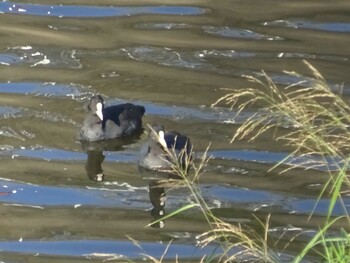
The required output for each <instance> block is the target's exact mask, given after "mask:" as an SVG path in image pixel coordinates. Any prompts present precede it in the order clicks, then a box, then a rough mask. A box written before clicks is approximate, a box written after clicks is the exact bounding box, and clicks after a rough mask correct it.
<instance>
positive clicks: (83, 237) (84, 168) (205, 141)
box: [0, 0, 350, 262]
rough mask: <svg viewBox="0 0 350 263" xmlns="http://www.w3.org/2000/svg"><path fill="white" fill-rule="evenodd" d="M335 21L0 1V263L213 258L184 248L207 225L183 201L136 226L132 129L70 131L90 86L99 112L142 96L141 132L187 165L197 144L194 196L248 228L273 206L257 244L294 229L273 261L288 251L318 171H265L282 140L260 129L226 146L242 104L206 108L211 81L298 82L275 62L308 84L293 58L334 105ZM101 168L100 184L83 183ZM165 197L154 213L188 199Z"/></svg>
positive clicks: (242, 7) (299, 234) (339, 16)
mask: <svg viewBox="0 0 350 263" xmlns="http://www.w3.org/2000/svg"><path fill="white" fill-rule="evenodd" d="M349 14H350V2H349V1H348V0H334V1H331V2H327V1H319V0H315V1H303V0H300V1H287V0H280V1H275V0H267V1H245V0H227V1H226V0H221V1H213V0H207V1H206V0H189V1H183V0H180V1H174V0H166V1H164V0H163V1H158V0H153V1H151V0H149V1H147V0H145V1H130V0H121V1H112V0H100V1H94V2H92V1H88V0H76V1H65V0H61V1H54V0H48V1H45V3H44V2H43V1H37V0H32V1H25V0H23V1H22V2H20V3H19V2H12V1H6V0H4V1H2V2H0V37H1V41H0V148H1V152H0V163H1V164H0V165H1V174H0V177H1V178H0V214H1V224H0V260H1V261H4V262H48V261H53V262H85V261H87V260H89V262H94V261H96V262H101V261H103V260H117V259H118V258H121V261H125V260H126V258H129V259H131V260H135V261H137V260H142V259H143V258H144V257H145V256H144V255H143V254H148V255H151V256H153V257H156V258H160V257H161V256H162V254H163V252H164V250H165V249H166V246H167V245H168V243H169V241H170V240H173V241H172V244H171V245H170V248H169V251H168V253H167V254H166V256H165V258H166V259H168V260H169V262H174V260H175V258H176V255H178V257H179V259H180V260H179V261H180V262H184V261H185V260H188V259H193V260H194V261H195V262H196V261H198V260H199V258H201V257H202V256H203V255H205V254H207V255H208V254H211V252H212V251H214V247H206V248H203V249H199V248H197V247H196V244H197V239H196V237H197V235H199V234H201V233H202V232H204V231H206V230H208V225H207V224H206V222H205V221H204V220H203V218H202V216H201V213H200V211H199V210H198V209H195V208H193V209H192V210H190V211H187V212H184V213H182V214H180V215H177V216H176V217H173V218H171V219H168V220H165V221H164V222H163V224H162V225H157V226H156V227H146V225H147V224H149V223H150V222H151V221H152V220H153V216H152V214H151V210H152V208H153V206H152V203H151V202H150V196H149V187H150V186H152V185H153V184H154V183H155V181H154V180H152V179H151V178H150V176H149V175H148V174H147V173H142V172H140V171H139V169H138V167H137V164H136V161H137V156H138V151H139V149H140V146H141V145H142V144H143V143H144V142H145V140H146V139H147V135H146V134H142V135H141V136H140V137H139V138H133V139H131V140H128V141H123V142H120V141H119V142H110V143H105V144H99V145H82V144H81V143H80V142H79V141H78V140H77V137H76V135H77V132H78V130H79V127H80V125H81V123H82V121H83V118H84V114H85V112H84V105H85V104H86V102H87V101H88V99H89V97H90V96H91V95H92V94H96V93H99V94H101V95H103V96H104V98H105V99H106V103H107V104H109V105H110V104H117V103H120V102H125V101H129V102H133V103H137V104H140V105H144V106H145V108H146V115H145V117H144V124H145V126H146V124H147V123H150V124H152V123H161V124H163V125H164V126H165V127H166V128H167V129H169V130H178V131H180V132H182V133H184V134H186V135H187V136H189V137H190V138H191V140H192V143H193V145H194V150H195V152H196V156H198V158H199V156H200V155H201V154H202V153H203V152H204V151H205V149H206V148H207V146H208V145H209V143H210V144H211V146H210V150H209V154H210V155H211V156H212V159H211V161H210V162H209V163H208V165H207V166H206V167H205V172H204V174H203V175H202V177H201V180H200V189H201V192H202V194H203V197H204V199H205V200H206V201H207V202H208V204H209V205H210V206H211V207H213V209H214V211H215V213H216V214H217V215H218V216H220V217H222V218H224V219H226V220H228V221H230V222H233V223H235V222H240V223H246V224H250V225H251V226H253V227H258V226H257V225H258V224H257V223H256V220H255V218H254V217H253V214H255V216H257V217H258V218H260V219H261V220H263V221H264V220H265V218H266V216H267V215H268V214H269V213H272V215H271V226H270V231H269V233H270V235H271V236H272V238H273V239H275V240H277V239H279V238H280V236H281V235H282V234H283V235H282V237H281V238H280V242H281V243H282V244H285V243H288V242H289V240H290V239H291V238H292V237H293V238H294V237H296V239H295V240H296V241H295V242H294V244H293V245H291V246H289V247H287V249H285V250H284V251H283V253H282V257H281V260H288V259H289V258H290V256H293V255H295V254H297V253H298V251H299V249H300V247H301V246H302V244H303V242H305V240H308V239H309V238H310V237H312V236H313V235H314V233H315V230H317V229H318V226H319V225H320V224H322V220H323V219H324V216H325V215H326V213H327V206H328V203H329V200H328V199H327V198H326V197H325V198H323V199H321V200H320V201H319V203H318V205H317V206H316V207H315V204H316V201H317V198H318V194H319V191H320V189H322V186H323V183H324V182H325V181H326V180H327V179H328V177H327V173H325V172H323V171H322V169H320V170H316V169H310V170H307V171H304V170H303V169H298V170H291V171H289V172H287V173H284V174H280V173H279V172H280V171H281V170H282V169H284V168H286V167H281V168H277V169H275V170H272V171H269V168H271V167H272V166H273V165H275V164H276V163H277V162H279V161H281V160H282V159H283V158H284V157H286V155H287V154H288V152H289V151H290V149H288V148H286V147H284V146H283V145H281V144H280V143H276V142H275V141H274V140H273V138H272V136H271V134H264V135H263V136H262V137H260V138H259V139H258V140H257V141H255V142H253V143H252V142H247V141H239V142H234V143H232V144H230V139H231V137H232V135H233V132H234V131H235V130H236V129H237V127H239V125H240V124H241V123H242V122H243V121H244V120H246V119H247V118H248V117H249V116H251V114H253V113H254V110H251V111H246V112H243V114H242V115H240V116H238V117H236V118H235V114H234V112H231V111H230V110H229V106H227V107H226V106H225V105H220V106H219V107H215V108H211V107H210V105H211V104H212V103H213V102H215V101H216V100H217V99H218V98H219V97H220V96H222V95H224V94H225V91H224V90H223V89H225V88H243V87H249V86H251V85H252V84H251V83H249V82H248V81H247V80H246V78H244V75H253V76H255V77H258V78H259V77H260V76H261V70H264V71H265V72H266V73H267V74H268V75H269V76H271V78H272V79H273V80H274V81H275V82H276V83H277V84H291V83H294V82H297V81H299V80H300V78H296V77H291V76H289V75H287V74H286V73H284V70H288V71H296V72H298V73H300V74H302V75H304V76H305V78H304V79H305V80H309V78H310V77H312V74H311V72H310V71H309V70H308V69H307V67H306V66H305V64H304V63H303V62H302V60H303V59H306V60H308V61H309V62H310V63H312V64H313V65H314V66H315V67H316V68H317V69H318V70H319V71H320V72H321V73H322V74H323V76H324V77H325V78H326V79H327V81H328V82H329V84H330V85H331V86H332V87H334V89H337V88H338V87H341V86H342V87H343V90H344V96H345V99H346V100H348V99H349V97H347V95H349V92H350V87H349V85H350V75H349V57H350V48H349V47H350V36H349V33H350V16H349ZM94 169H95V170H94ZM101 169H103V171H104V175H105V180H104V181H103V182H94V181H91V180H90V179H89V175H91V174H93V173H95V172H96V171H98V170H101ZM164 191H165V194H166V197H167V200H166V205H165V212H166V213H170V212H172V211H174V210H176V209H178V208H180V207H182V206H184V205H187V204H189V203H191V202H193V198H192V196H191V194H190V192H189V190H188V189H185V188H177V189H170V188H169V189H167V188H166V189H164ZM152 194H155V195H156V197H157V195H158V197H157V198H159V195H160V194H161V191H155V193H153V191H152ZM345 202H346V203H347V204H349V202H350V200H348V199H345ZM312 211H314V216H313V217H312V218H311V219H310V220H308V216H309V214H310V213H311V212H312ZM342 214H343V210H342V208H341V206H336V208H335V211H334V215H342ZM339 226H340V225H339ZM132 240H136V241H137V242H138V245H136V244H135V242H133V241H132ZM282 247H283V246H282ZM309 260H311V261H312V258H311V259H309ZM316 262H317V261H316Z"/></svg>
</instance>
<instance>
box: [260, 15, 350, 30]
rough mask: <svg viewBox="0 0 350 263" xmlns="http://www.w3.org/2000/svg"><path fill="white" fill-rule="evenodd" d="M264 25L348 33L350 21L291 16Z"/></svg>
mask: <svg viewBox="0 0 350 263" xmlns="http://www.w3.org/2000/svg"><path fill="white" fill-rule="evenodd" d="M263 25H264V26H277V27H288V28H295V29H315V30H321V31H328V32H340V33H349V32H350V23H341V22H320V21H313V20H307V19H298V18H291V19H285V20H274V21H267V22H265V23H263Z"/></svg>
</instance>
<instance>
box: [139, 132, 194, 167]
mask: <svg viewBox="0 0 350 263" xmlns="http://www.w3.org/2000/svg"><path fill="white" fill-rule="evenodd" d="M166 149H168V150H169V151H170V152H171V153H172V152H173V149H175V154H176V157H177V159H178V161H179V162H180V164H181V165H182V168H184V169H185V168H186V161H188V160H191V151H192V144H191V141H190V139H189V138H188V137H187V136H185V135H182V134H180V133H178V132H176V131H168V132H165V131H164V127H163V126H156V127H153V128H152V130H151V131H150V134H149V138H148V141H147V142H146V143H145V144H144V145H143V146H142V148H141V152H140V157H139V166H140V167H143V168H146V169H149V170H156V171H166V170H169V169H170V168H171V163H172V162H173V160H171V158H170V157H169V154H167V151H166ZM187 168H189V167H187Z"/></svg>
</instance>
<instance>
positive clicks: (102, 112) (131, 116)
mask: <svg viewBox="0 0 350 263" xmlns="http://www.w3.org/2000/svg"><path fill="white" fill-rule="evenodd" d="M87 108H88V111H89V112H88V113H87V115H86V117H85V120H84V124H83V127H81V129H80V133H79V136H80V139H81V140H83V141H101V140H108V139H114V138H118V137H124V136H130V135H133V134H136V133H138V132H140V131H141V130H142V116H143V115H144V113H145V108H144V107H143V106H139V105H134V104H132V103H124V104H119V105H114V106H109V107H104V101H103V98H102V97H101V96H100V95H97V96H93V97H92V98H91V99H90V103H89V105H88V107H87Z"/></svg>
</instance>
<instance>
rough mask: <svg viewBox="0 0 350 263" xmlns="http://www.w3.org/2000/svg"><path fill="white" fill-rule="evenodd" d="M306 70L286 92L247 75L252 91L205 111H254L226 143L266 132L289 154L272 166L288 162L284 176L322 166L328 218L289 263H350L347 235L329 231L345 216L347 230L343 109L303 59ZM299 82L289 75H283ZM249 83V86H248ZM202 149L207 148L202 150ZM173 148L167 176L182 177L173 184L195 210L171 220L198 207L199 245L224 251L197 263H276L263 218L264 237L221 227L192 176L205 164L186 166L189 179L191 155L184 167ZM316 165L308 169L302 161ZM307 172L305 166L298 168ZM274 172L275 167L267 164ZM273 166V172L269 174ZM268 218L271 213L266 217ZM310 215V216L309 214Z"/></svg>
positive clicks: (348, 134)
mask: <svg viewBox="0 0 350 263" xmlns="http://www.w3.org/2000/svg"><path fill="white" fill-rule="evenodd" d="M305 64H306V66H307V67H308V68H309V69H310V71H311V73H312V74H313V77H314V78H313V81H311V82H310V81H309V80H308V81H307V82H306V81H300V82H298V83H295V84H293V85H288V86H285V87H280V86H277V85H276V84H275V83H274V82H273V81H272V80H271V78H270V77H269V76H268V75H267V74H265V73H264V72H263V78H262V79H258V78H255V77H251V76H246V77H247V79H248V80H249V81H251V82H254V83H255V84H259V85H258V88H244V89H238V90H237V89H232V90H227V95H225V96H224V97H222V98H220V99H219V100H217V101H216V102H215V103H214V104H213V105H212V106H213V107H214V106H217V105H219V104H222V103H225V104H226V105H229V106H230V107H231V109H235V111H236V114H237V115H239V114H240V113H242V112H243V111H244V110H247V109H248V108H249V107H258V108H259V109H260V110H258V111H257V112H256V113H255V114H254V115H252V116H251V117H249V118H248V119H247V120H246V121H245V122H244V123H243V124H242V125H241V126H240V127H239V128H238V130H237V131H236V132H235V134H233V137H232V141H231V142H234V141H236V140H241V139H248V141H254V140H255V139H256V138H258V137H259V136H260V135H261V134H263V133H265V132H267V131H271V130H272V131H273V132H272V133H271V134H274V135H275V140H276V141H279V142H282V143H283V144H284V145H286V146H289V147H290V148H291V149H293V150H292V151H291V152H290V154H289V156H288V157H287V158H285V159H284V160H283V161H281V162H280V163H279V164H277V165H276V166H278V165H281V164H284V163H287V161H288V166H285V167H287V168H286V169H285V170H284V171H286V170H289V169H294V168H297V167H299V168H300V167H302V168H303V169H310V168H316V167H318V168H319V167H322V168H323V169H324V170H326V172H327V173H328V174H329V180H328V181H327V183H326V184H325V185H324V187H323V189H322V191H321V192H320V194H319V199H320V198H322V197H325V198H328V199H329V200H330V203H329V207H328V213H327V216H326V218H325V221H324V225H323V226H322V227H321V228H320V229H319V230H318V232H317V233H316V234H315V235H314V237H313V238H312V239H311V240H310V241H309V242H308V243H307V244H306V245H305V247H304V248H303V249H302V250H301V251H300V253H299V255H297V256H295V258H294V259H293V262H294V263H299V262H301V261H302V260H303V259H304V258H305V256H307V255H308V254H310V253H313V254H315V253H316V254H318V255H319V257H320V258H321V259H322V260H323V261H324V262H338V263H347V262H350V234H349V233H347V232H346V231H345V230H341V231H340V232H339V233H338V234H337V233H335V232H334V231H330V229H331V228H332V226H334V224H335V223H336V222H337V221H338V220H339V219H343V218H346V220H347V222H348V226H349V228H350V216H349V214H348V212H347V209H346V207H345V203H344V201H343V196H344V195H345V194H349V192H350V177H349V173H348V170H349V164H350V157H349V152H350V129H349V127H350V107H349V105H348V104H347V103H346V102H345V101H344V100H343V99H342V97H341V91H339V92H338V93H337V92H335V91H333V90H332V89H331V88H330V87H329V85H328V84H327V82H326V81H325V79H324V78H323V77H322V75H321V74H320V73H319V72H318V71H317V70H316V69H315V68H314V67H313V66H312V65H311V64H309V63H308V62H306V61H305ZM286 73H287V74H290V75H292V76H295V77H298V78H301V79H303V78H304V77H303V76H301V75H299V74H297V73H295V72H286ZM255 86H256V85H255ZM285 128H288V129H287V130H286V131H287V132H284V133H283V135H281V136H278V135H276V134H278V133H276V132H275V131H276V130H278V129H285ZM207 150H208V149H207ZM184 154H185V153H184V152H182V153H180V155H181V156H180V157H179V155H178V153H176V151H175V150H174V149H173V150H169V151H168V152H167V155H168V156H169V157H170V159H169V161H170V163H171V164H172V166H171V171H170V172H172V173H176V174H177V175H179V176H180V177H181V179H182V180H180V181H179V182H177V184H179V185H184V186H186V187H188V188H189V189H190V190H191V193H192V195H193V197H194V200H195V205H188V206H185V207H184V208H180V209H179V210H177V211H175V212H173V213H172V214H171V216H173V215H175V214H177V213H180V212H182V211H184V210H187V209H189V208H192V207H193V206H197V207H199V208H200V210H201V212H202V215H203V217H204V218H205V220H206V221H207V223H208V228H209V230H208V231H207V232H206V233H203V234H202V235H200V236H199V238H200V241H201V245H203V246H205V245H208V244H213V243H214V244H217V245H218V246H219V247H220V248H221V249H222V251H224V253H222V255H221V256H220V258H215V259H213V258H212V259H209V258H207V259H202V261H203V262H210V261H214V262H216V261H220V262H234V261H236V262H240V261H242V260H249V262H253V261H257V262H279V257H278V256H277V254H276V253H275V250H274V248H273V247H271V245H268V244H269V242H268V240H269V235H268V233H269V232H268V229H269V217H268V218H267V219H266V222H265V223H262V222H260V221H259V222H260V225H261V226H262V229H263V233H264V234H263V235H261V233H260V234H259V233H257V232H255V231H254V230H252V229H251V228H249V227H247V226H242V225H240V224H237V225H235V224H231V223H228V222H224V221H223V220H221V219H220V218H218V217H216V216H215V215H214V214H213V213H212V211H211V209H210V207H209V206H208V205H207V203H206V202H205V200H204V199H203V196H202V195H201V192H200V188H199V186H198V185H199V183H198V182H199V178H200V175H201V174H202V173H203V167H204V166H205V165H206V163H207V162H208V161H209V160H210V157H208V156H207V155H206V154H204V155H203V157H202V159H201V161H200V162H199V164H197V165H196V164H193V170H194V175H193V176H191V177H189V176H188V175H187V171H188V169H187V168H188V167H190V166H191V165H192V158H191V157H190V156H186V160H187V161H186V165H185V167H183V164H181V163H179V160H182V155H184ZM295 158H298V160H300V158H303V159H304V160H306V161H305V163H300V162H298V164H294V165H291V162H290V160H292V159H295ZM310 159H312V160H315V161H314V162H313V163H312V164H310V163H306V162H309V160H310ZM305 167H307V168H305ZM273 168H275V167H273ZM273 168H272V169H273ZM336 203H340V204H342V205H343V208H344V209H343V210H344V211H343V212H344V216H343V217H336V218H334V217H333V216H332V215H333V210H334V207H335V204H336ZM272 216H273V215H272ZM311 216H312V213H311V214H310V217H311Z"/></svg>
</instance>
